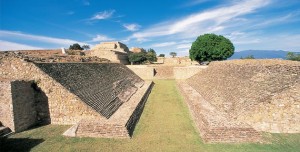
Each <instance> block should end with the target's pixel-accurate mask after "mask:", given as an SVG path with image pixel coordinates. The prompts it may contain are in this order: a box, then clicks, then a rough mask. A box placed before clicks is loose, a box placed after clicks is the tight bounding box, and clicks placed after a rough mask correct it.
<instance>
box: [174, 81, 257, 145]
mask: <svg viewBox="0 0 300 152" xmlns="http://www.w3.org/2000/svg"><path fill="white" fill-rule="evenodd" d="M178 86H179V89H180V90H181V92H182V94H183V96H184V99H185V101H186V103H187V105H188V107H189V111H190V113H191V115H192V117H193V120H194V122H195V124H196V126H197V129H198V131H199V133H200V135H201V137H202V139H203V140H204V141H205V142H209V143H214V142H225V143H231V142H259V141H260V140H261V134H260V133H259V132H257V131H256V130H255V129H253V128H252V127H251V126H250V125H248V124H247V123H244V122H242V121H236V120H234V119H231V118H230V117H228V115H227V113H225V112H223V111H220V110H219V109H217V107H215V106H214V105H212V104H211V103H209V102H208V101H206V100H205V99H204V98H203V97H202V96H201V95H200V94H199V93H198V92H197V91H196V90H195V89H193V88H192V87H191V86H189V85H188V84H187V83H186V82H185V81H180V82H178Z"/></svg>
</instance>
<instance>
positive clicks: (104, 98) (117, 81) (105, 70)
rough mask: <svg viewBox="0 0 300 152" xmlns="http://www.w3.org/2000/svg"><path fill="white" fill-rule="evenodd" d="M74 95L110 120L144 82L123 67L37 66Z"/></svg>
mask: <svg viewBox="0 0 300 152" xmlns="http://www.w3.org/2000/svg"><path fill="white" fill-rule="evenodd" d="M36 65H37V67H39V68H40V69H42V70H43V71H44V72H45V73H46V74H48V75H49V76H51V77H52V78H54V79H55V80H56V81H57V82H59V83H60V84H61V85H63V86H64V87H65V88H66V89H68V90H69V91H70V92H72V93H74V94H75V95H76V96H78V97H79V98H80V99H81V100H82V101H84V102H85V103H86V104H87V105H89V106H90V107H92V108H93V109H94V110H96V111H97V112H99V113H101V114H102V115H103V116H104V117H106V118H109V117H110V116H111V115H112V114H113V113H114V112H115V111H117V110H118V108H119V107H120V106H121V105H122V104H123V103H124V102H126V101H127V100H128V99H129V98H130V97H131V96H132V95H133V94H134V93H135V91H136V90H137V89H138V87H140V86H142V85H143V80H142V79H141V78H139V77H138V76H137V75H135V74H134V73H133V72H132V71H130V70H129V69H128V68H127V67H126V66H123V65H120V64H116V63H115V64H97V63H95V64H77V63H57V64H50V63H36Z"/></svg>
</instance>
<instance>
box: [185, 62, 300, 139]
mask: <svg viewBox="0 0 300 152" xmlns="http://www.w3.org/2000/svg"><path fill="white" fill-rule="evenodd" d="M299 83H300V63H299V62H295V61H287V60H234V61H222V62H212V63H211V64H210V65H209V66H208V68H207V69H205V70H203V71H200V72H199V73H197V74H196V75H195V76H193V77H191V78H189V79H188V84H189V85H190V86H192V87H193V88H194V89H196V90H197V92H199V93H200V94H201V95H202V96H203V98H204V99H205V100H207V101H209V102H210V103H211V104H212V105H214V106H216V107H217V108H218V109H219V110H220V111H223V112H226V113H227V114H228V116H229V117H230V118H231V119H235V120H238V121H242V122H245V123H247V124H249V125H251V126H252V127H254V128H255V129H256V130H258V131H266V132H274V133H295V132H300V113H299V112H300V96H299V94H300V92H299V90H300V85H299Z"/></svg>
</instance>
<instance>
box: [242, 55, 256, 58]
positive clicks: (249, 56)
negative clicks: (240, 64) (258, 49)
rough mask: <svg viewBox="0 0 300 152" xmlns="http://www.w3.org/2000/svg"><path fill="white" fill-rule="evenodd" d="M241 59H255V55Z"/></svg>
mask: <svg viewBox="0 0 300 152" xmlns="http://www.w3.org/2000/svg"><path fill="white" fill-rule="evenodd" d="M241 59H255V58H254V56H253V55H248V56H246V57H241Z"/></svg>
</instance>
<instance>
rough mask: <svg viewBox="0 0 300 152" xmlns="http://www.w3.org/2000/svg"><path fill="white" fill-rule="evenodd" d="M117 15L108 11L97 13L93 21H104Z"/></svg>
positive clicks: (113, 11) (112, 11)
mask: <svg viewBox="0 0 300 152" xmlns="http://www.w3.org/2000/svg"><path fill="white" fill-rule="evenodd" d="M114 13H115V10H107V11H103V12H98V13H96V14H95V15H94V16H93V17H92V18H91V20H104V19H108V18H110V17H111V16H112V15H113V14H114Z"/></svg>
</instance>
